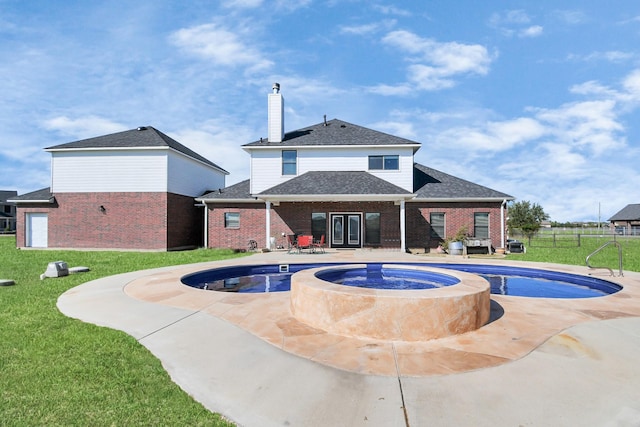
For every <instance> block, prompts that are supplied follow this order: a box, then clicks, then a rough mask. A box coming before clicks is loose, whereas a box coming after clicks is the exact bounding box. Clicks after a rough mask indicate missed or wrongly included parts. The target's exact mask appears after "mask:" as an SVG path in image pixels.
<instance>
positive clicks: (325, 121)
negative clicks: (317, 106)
mask: <svg viewBox="0 0 640 427" xmlns="http://www.w3.org/2000/svg"><path fill="white" fill-rule="evenodd" d="M324 125H325V126H326V125H327V115H326V114H325V115H324Z"/></svg>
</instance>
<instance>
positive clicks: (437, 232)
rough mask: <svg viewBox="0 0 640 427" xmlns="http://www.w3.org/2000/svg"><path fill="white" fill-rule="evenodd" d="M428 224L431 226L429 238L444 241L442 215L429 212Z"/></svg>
mask: <svg viewBox="0 0 640 427" xmlns="http://www.w3.org/2000/svg"><path fill="white" fill-rule="evenodd" d="M429 223H430V224H431V238H432V239H439V240H444V238H445V236H444V213H442V212H431V214H429Z"/></svg>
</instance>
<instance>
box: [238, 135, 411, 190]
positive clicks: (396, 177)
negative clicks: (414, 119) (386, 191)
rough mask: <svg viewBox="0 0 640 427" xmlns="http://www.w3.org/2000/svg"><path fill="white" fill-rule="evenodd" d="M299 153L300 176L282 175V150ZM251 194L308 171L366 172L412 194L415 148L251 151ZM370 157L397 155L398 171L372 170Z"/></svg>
mask: <svg viewBox="0 0 640 427" xmlns="http://www.w3.org/2000/svg"><path fill="white" fill-rule="evenodd" d="M294 149H295V150H296V151H297V154H298V160H297V169H298V171H297V172H298V173H297V175H282V154H281V153H282V150H294ZM250 153H251V193H252V194H257V193H260V192H262V191H264V190H266V189H268V188H271V187H273V186H275V185H278V184H281V183H283V182H286V181H288V180H289V179H291V178H295V177H296V176H300V175H302V174H304V173H305V172H309V171H366V172H369V173H371V174H372V175H374V176H377V177H378V178H381V179H384V180H386V181H388V182H390V183H392V184H395V185H397V186H399V187H401V188H403V189H405V190H407V191H413V148H412V147H353V146H352V147H278V148H273V149H272V148H271V147H270V148H269V149H254V150H251V152H250ZM370 155H398V156H399V163H400V165H399V170H392V171H387V170H369V156H370Z"/></svg>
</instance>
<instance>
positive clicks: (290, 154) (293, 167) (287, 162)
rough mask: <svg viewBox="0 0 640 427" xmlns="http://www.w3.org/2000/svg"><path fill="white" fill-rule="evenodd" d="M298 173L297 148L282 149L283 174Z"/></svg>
mask: <svg viewBox="0 0 640 427" xmlns="http://www.w3.org/2000/svg"><path fill="white" fill-rule="evenodd" d="M297 173H298V152H297V151H296V150H282V175H296V174H297Z"/></svg>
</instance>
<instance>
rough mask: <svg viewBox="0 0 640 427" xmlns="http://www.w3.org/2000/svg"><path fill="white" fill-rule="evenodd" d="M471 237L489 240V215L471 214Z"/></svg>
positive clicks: (481, 213)
mask: <svg viewBox="0 0 640 427" xmlns="http://www.w3.org/2000/svg"><path fill="white" fill-rule="evenodd" d="M473 236H474V237H476V238H478V239H488V238H489V214H488V213H486V212H476V213H474V214H473Z"/></svg>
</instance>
